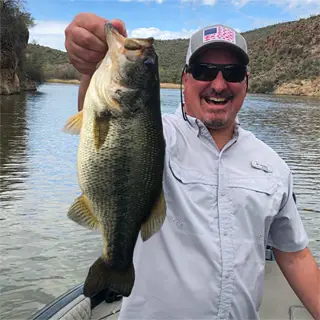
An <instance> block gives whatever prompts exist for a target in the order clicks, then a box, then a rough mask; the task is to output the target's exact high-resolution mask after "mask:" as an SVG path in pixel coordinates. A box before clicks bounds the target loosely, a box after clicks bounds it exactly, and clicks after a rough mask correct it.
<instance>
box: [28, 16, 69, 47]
mask: <svg viewBox="0 0 320 320" xmlns="http://www.w3.org/2000/svg"><path fill="white" fill-rule="evenodd" d="M68 24H69V22H66V21H43V20H38V21H36V25H35V26H34V27H33V28H30V30H29V32H30V36H29V42H32V41H36V42H37V43H38V44H40V45H43V46H47V47H50V48H54V49H59V50H63V51H65V47H64V40H65V39H64V37H65V35H64V30H65V29H66V27H67V26H68Z"/></svg>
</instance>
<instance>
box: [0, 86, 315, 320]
mask: <svg viewBox="0 0 320 320" xmlns="http://www.w3.org/2000/svg"><path fill="white" fill-rule="evenodd" d="M38 89H39V91H38V92H37V93H23V94H21V95H18V96H10V97H4V96H1V103H0V117H1V118H0V120H1V142H0V146H1V147H0V152H1V153H0V159H1V172H0V176H1V185H0V209H1V211H0V223H1V228H0V256H1V263H0V290H1V301H0V314H1V318H2V319H25V318H27V317H28V316H29V315H30V314H31V313H33V312H35V311H36V310H37V309H38V308H41V307H42V306H44V305H45V304H46V303H48V302H50V301H51V300H53V299H54V298H56V297H57V296H59V295H60V294H62V293H64V292H65V291H66V290H68V289H70V288H71V287H73V286H74V285H77V284H78V283H79V282H82V281H83V280H84V278H85V276H86V275H87V271H88V268H89V266H90V265H91V264H92V263H93V262H94V261H95V259H96V258H97V257H98V255H99V254H100V250H101V238H100V235H99V233H98V232H95V231H89V230H86V229H84V228H83V227H80V226H78V225H77V224H75V223H74V222H72V221H70V220H69V219H68V218H67V216H66V213H67V210H68V208H69V206H70V204H71V203H72V202H73V200H74V199H75V197H76V196H77V195H79V193H80V189H79V187H78V184H77V175H76V156H77V146H78V136H72V135H68V134H65V133H63V132H62V131H61V129H62V127H63V126H64V124H65V123H66V121H67V119H68V118H69V117H70V116H71V115H73V114H75V113H76V110H77V91H78V86H77V85H65V84H44V85H41V86H39V88H38ZM179 99H180V95H179V90H176V89H161V100H162V110H163V112H174V111H175V110H176V108H177V106H178V103H179ZM239 119H240V122H241V125H242V126H243V127H244V128H246V129H248V130H250V131H252V132H254V133H255V134H256V136H257V137H258V138H260V139H261V140H263V141H264V142H266V143H267V144H268V145H270V146H271V147H272V148H273V149H274V150H276V151H277V152H278V153H279V154H280V155H281V156H282V157H283V159H284V160H285V161H286V162H287V164H288V165H289V167H290V168H291V169H292V171H293V174H294V192H295V193H296V195H297V204H298V208H299V210H300V213H301V217H302V219H303V222H304V225H305V227H306V230H307V233H308V235H309V237H310V245H309V247H310V248H311V250H312V253H313V254H314V256H315V257H316V259H317V262H318V264H320V192H319V186H320V159H319V154H320V99H319V98H307V97H290V96H272V95H248V97H247V98H246V100H245V103H244V106H243V108H242V110H241V112H240V114H239ZM13 310H14V311H13Z"/></svg>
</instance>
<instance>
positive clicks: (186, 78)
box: [182, 72, 189, 85]
mask: <svg viewBox="0 0 320 320" xmlns="http://www.w3.org/2000/svg"><path fill="white" fill-rule="evenodd" d="M188 80H189V74H188V73H186V72H184V73H183V74H182V83H183V85H185V84H186V83H187V82H188Z"/></svg>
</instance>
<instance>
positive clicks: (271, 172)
mask: <svg viewBox="0 0 320 320" xmlns="http://www.w3.org/2000/svg"><path fill="white" fill-rule="evenodd" d="M105 21H106V19H103V18H100V17H98V16H96V15H93V14H89V13H86V14H79V15H78V16H76V17H75V19H74V20H73V22H72V23H71V24H70V25H69V26H68V28H67V29H66V48H67V51H68V56H69V59H70V61H71V63H73V64H74V65H75V66H76V68H77V69H78V70H79V71H80V72H82V73H83V74H84V75H83V77H82V81H81V85H80V89H79V109H81V108H82V104H83V97H84V95H85V92H86V89H87V87H88V84H89V82H90V77H91V75H92V73H93V72H94V70H95V65H96V63H97V62H99V61H100V60H101V59H102V58H103V56H104V55H105V53H106V50H107V48H106V45H105V42H104V33H103V28H104V23H105ZM113 24H114V25H115V26H116V27H117V28H118V29H119V31H120V32H121V33H122V34H123V35H126V32H125V27H124V24H123V23H122V22H121V21H119V20H115V21H113ZM248 62H249V57H248V54H247V45H246V41H245V39H244V38H243V37H242V36H241V35H240V34H239V33H238V32H236V31H235V30H234V29H232V28H229V27H227V26H222V25H213V26H208V27H207V28H204V29H202V30H199V31H197V32H196V33H195V34H194V35H193V36H192V37H191V38H190V41H189V48H188V52H187V56H186V67H185V72H184V73H183V83H184V94H183V96H184V103H182V104H181V107H182V108H180V107H179V108H177V111H176V112H175V113H174V114H165V115H163V125H164V133H165V139H166V163H165V171H164V182H163V187H164V192H165V198H166V203H167V217H166V221H165V223H164V225H163V226H162V228H161V230H160V231H159V232H158V233H157V234H155V235H154V236H152V237H151V238H150V239H149V240H148V241H146V242H142V240H141V239H140V237H139V238H138V241H137V244H136V248H135V254H134V266H135V272H136V278H135V285H134V287H133V291H132V293H131V295H130V296H129V297H128V298H125V299H124V301H123V305H122V310H121V313H120V319H178V318H181V319H182V318H183V319H258V318H259V307H260V304H261V300H262V295H263V279H264V268H265V248H266V246H267V245H268V244H269V245H271V246H273V248H274V253H275V257H276V260H277V262H278V264H279V266H280V268H281V270H282V271H283V273H284V275H285V277H286V278H287V280H288V282H289V284H290V285H291V287H292V288H293V289H294V290H295V292H296V293H297V295H298V296H299V298H300V299H301V301H302V302H303V304H304V305H305V306H306V308H307V309H308V310H309V311H310V313H311V314H312V315H313V316H314V318H315V319H320V304H319V301H320V293H319V288H320V276H319V269H318V266H317V264H316V262H315V260H314V258H313V256H312V254H311V253H310V251H309V249H308V248H307V244H308V238H307V235H306V232H305V230H304V227H303V224H302V222H301V219H300V216H299V213H298V211H297V207H296V205H295V201H294V199H293V192H292V188H293V182H292V174H291V171H290V169H289V168H288V166H287V165H286V163H285V162H284V161H283V160H282V159H281V158H280V157H279V155H278V154H277V153H276V152H275V151H273V150H272V149H271V148H270V147H268V146H267V145H266V144H264V143H263V142H262V141H260V140H259V139H257V138H256V137H255V136H254V135H253V134H252V133H250V132H248V131H246V130H244V129H243V128H241V126H240V125H239V123H238V121H237V114H238V112H239V110H240V109H241V107H242V104H243V101H244V99H245V96H246V91H247V83H248V77H249V74H248V72H247V65H248ZM181 111H182V112H181Z"/></svg>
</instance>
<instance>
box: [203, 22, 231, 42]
mask: <svg viewBox="0 0 320 320" xmlns="http://www.w3.org/2000/svg"><path fill="white" fill-rule="evenodd" d="M213 40H224V41H229V42H232V43H235V42H236V35H235V32H234V31H233V30H231V29H229V28H226V27H223V26H217V27H213V28H208V29H205V30H203V43H205V42H208V41H213Z"/></svg>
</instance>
